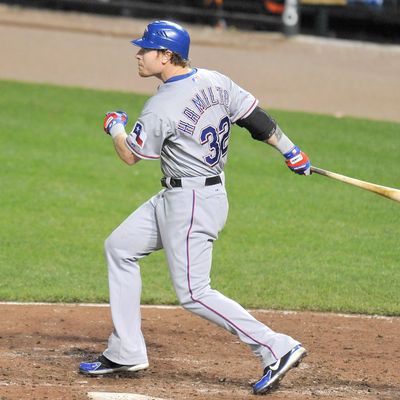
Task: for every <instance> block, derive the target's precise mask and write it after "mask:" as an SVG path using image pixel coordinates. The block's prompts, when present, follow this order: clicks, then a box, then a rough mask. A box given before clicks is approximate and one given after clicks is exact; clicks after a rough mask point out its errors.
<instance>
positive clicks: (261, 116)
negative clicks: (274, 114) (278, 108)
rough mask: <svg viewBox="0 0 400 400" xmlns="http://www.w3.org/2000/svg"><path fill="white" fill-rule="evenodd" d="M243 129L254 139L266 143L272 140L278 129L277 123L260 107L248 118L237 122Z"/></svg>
mask: <svg viewBox="0 0 400 400" xmlns="http://www.w3.org/2000/svg"><path fill="white" fill-rule="evenodd" d="M236 123H237V124H238V125H239V126H240V127H241V128H246V129H247V130H248V131H249V132H250V133H251V136H252V138H253V139H255V140H261V141H265V140H266V139H268V138H270V137H271V136H272V135H273V134H274V132H275V129H276V122H275V121H274V120H273V119H272V118H271V117H270V116H269V115H268V114H267V113H266V112H265V111H264V110H263V109H262V108H260V107H256V108H255V109H254V111H253V112H252V113H251V114H250V115H249V116H248V117H246V118H243V119H239V120H238V121H237V122H236Z"/></svg>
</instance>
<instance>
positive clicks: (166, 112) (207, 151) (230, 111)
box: [126, 69, 258, 177]
mask: <svg viewBox="0 0 400 400" xmlns="http://www.w3.org/2000/svg"><path fill="white" fill-rule="evenodd" d="M257 104H258V101H257V100H256V99H255V98H254V96H252V95H251V94H250V93H249V92H247V91H245V90H243V89H242V88H241V87H240V86H238V85H237V84H236V83H234V82H233V81H232V80H231V79H229V78H228V77H226V76H224V75H222V74H220V73H218V72H215V71H209V70H206V69H193V70H192V71H191V72H190V73H188V74H186V75H179V76H175V77H173V78H171V79H170V80H168V81H166V82H165V83H164V84H162V85H160V87H159V88H158V91H157V93H156V94H155V95H154V96H153V97H151V98H150V99H149V100H148V101H147V102H146V104H145V106H144V108H143V111H142V113H141V115H140V117H139V118H138V120H137V122H136V123H135V125H134V127H133V129H132V131H131V133H130V134H129V135H128V137H127V140H126V143H127V145H128V147H129V148H130V149H131V151H132V152H133V153H134V154H136V155H137V156H138V157H140V158H143V159H159V158H160V159H161V170H162V172H163V174H164V176H171V177H188V176H208V175H216V174H219V173H221V172H222V171H223V169H224V165H225V163H226V159H227V152H228V144H229V136H230V133H231V127H232V124H234V123H235V122H236V121H237V120H238V119H241V118H245V117H246V116H247V115H249V114H250V113H251V112H252V111H253V110H254V108H255V107H256V106H257Z"/></svg>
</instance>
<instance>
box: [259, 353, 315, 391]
mask: <svg viewBox="0 0 400 400" xmlns="http://www.w3.org/2000/svg"><path fill="white" fill-rule="evenodd" d="M306 356H307V350H306V349H305V348H304V347H302V348H301V349H299V350H298V351H297V352H296V353H295V354H294V355H293V357H292V359H291V360H290V359H289V361H288V362H287V363H286V365H285V367H284V368H282V371H281V373H280V374H279V375H276V376H275V377H274V379H273V380H271V382H270V383H269V385H268V386H266V387H265V388H263V389H260V390H259V391H257V392H253V393H254V394H264V393H267V392H271V391H272V390H275V389H276V388H277V387H278V386H279V382H280V381H281V380H282V378H283V377H284V376H285V375H286V373H287V372H288V371H290V370H291V369H292V368H297V367H298V366H299V365H300V363H301V361H302V360H303V358H304V357H306Z"/></svg>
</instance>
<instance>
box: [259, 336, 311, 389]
mask: <svg viewBox="0 0 400 400" xmlns="http://www.w3.org/2000/svg"><path fill="white" fill-rule="evenodd" d="M306 354H307V351H306V349H305V348H304V347H302V345H301V344H298V345H297V346H296V347H294V348H293V349H292V350H290V351H289V353H286V354H285V355H284V356H283V357H281V358H280V359H279V360H278V361H277V362H276V363H275V364H272V365H268V367H266V368H265V369H264V375H263V376H262V378H261V379H260V380H259V381H257V382H256V383H255V384H254V385H253V393H254V394H262V393H265V392H267V391H269V390H271V389H273V388H274V387H276V386H277V385H278V383H279V381H280V380H281V379H282V378H283V377H284V376H285V374H286V372H288V371H289V370H290V369H291V368H294V367H297V366H298V365H299V364H300V362H301V360H302V358H303V357H305V356H306Z"/></svg>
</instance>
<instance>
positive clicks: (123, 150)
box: [113, 133, 140, 165]
mask: <svg viewBox="0 0 400 400" xmlns="http://www.w3.org/2000/svg"><path fill="white" fill-rule="evenodd" d="M126 136H127V135H126V133H119V134H118V135H115V136H113V143H114V148H115V151H116V152H117V154H118V156H119V158H120V159H121V160H122V161H124V162H125V163H127V164H128V165H133V164H136V163H137V162H138V161H140V158H139V157H136V156H135V155H134V154H133V153H132V152H131V151H130V150H129V149H128V147H127V146H126V143H125V139H126Z"/></svg>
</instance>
